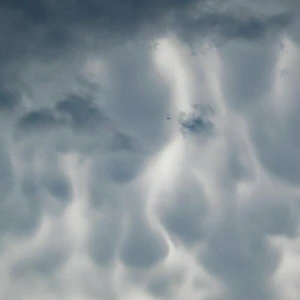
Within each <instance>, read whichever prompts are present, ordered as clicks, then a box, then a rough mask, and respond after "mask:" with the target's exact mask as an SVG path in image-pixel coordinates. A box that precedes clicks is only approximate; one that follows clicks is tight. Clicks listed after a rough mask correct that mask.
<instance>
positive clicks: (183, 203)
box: [159, 174, 208, 245]
mask: <svg viewBox="0 0 300 300" xmlns="http://www.w3.org/2000/svg"><path fill="white" fill-rule="evenodd" d="M182 176H183V179H182V181H181V182H180V183H179V184H178V185H177V186H176V188H174V190H173V194H171V195H170V196H169V197H168V196H167V197H166V199H162V201H163V202H164V203H163V204H161V205H160V207H159V215H160V216H161V217H160V218H161V220H162V223H163V224H164V226H165V228H166V229H167V230H169V231H170V233H171V234H172V235H174V236H175V237H176V238H177V239H179V240H180V241H181V242H183V243H184V244H185V245H194V244H195V243H198V242H199V241H200V240H201V238H202V237H203V235H204V232H205V228H204V224H205V217H206V214H207V210H208V207H207V199H206V196H205V194H204V192H203V191H202V188H201V186H200V185H199V181H197V180H196V178H194V177H193V176H191V175H190V174H182Z"/></svg>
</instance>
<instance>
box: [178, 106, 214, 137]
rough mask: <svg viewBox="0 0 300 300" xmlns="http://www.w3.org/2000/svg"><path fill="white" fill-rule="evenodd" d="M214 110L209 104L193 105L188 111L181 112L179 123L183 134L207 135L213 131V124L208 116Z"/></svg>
mask: <svg viewBox="0 0 300 300" xmlns="http://www.w3.org/2000/svg"><path fill="white" fill-rule="evenodd" d="M213 114H214V110H213V109H212V107H210V106H209V105H193V110H192V112H190V113H184V112H183V113H181V114H180V117H179V124H180V126H181V131H182V132H183V134H199V135H203V136H209V135H211V134H213V133H214V124H213V122H212V121H211V120H210V117H211V116H212V115H213Z"/></svg>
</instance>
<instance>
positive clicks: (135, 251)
mask: <svg viewBox="0 0 300 300" xmlns="http://www.w3.org/2000/svg"><path fill="white" fill-rule="evenodd" d="M124 239H125V240H124V242H123V244H122V245H121V249H120V257H121V259H122V261H123V262H124V263H125V265H128V266H129V267H133V268H141V269H148V268H151V267H154V266H155V265H156V264H158V263H159V262H160V261H161V260H163V259H164V258H165V257H166V256H167V254H168V245H167V242H166V241H165V239H164V237H163V236H161V233H159V232H158V231H157V230H156V231H155V230H154V229H153V228H151V224H149V221H148V220H145V218H142V217H141V216H134V217H133V218H132V219H131V220H129V226H128V229H127V233H126V235H125V237H124Z"/></svg>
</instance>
